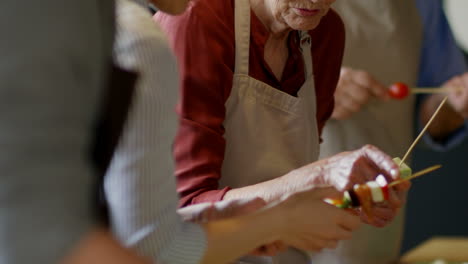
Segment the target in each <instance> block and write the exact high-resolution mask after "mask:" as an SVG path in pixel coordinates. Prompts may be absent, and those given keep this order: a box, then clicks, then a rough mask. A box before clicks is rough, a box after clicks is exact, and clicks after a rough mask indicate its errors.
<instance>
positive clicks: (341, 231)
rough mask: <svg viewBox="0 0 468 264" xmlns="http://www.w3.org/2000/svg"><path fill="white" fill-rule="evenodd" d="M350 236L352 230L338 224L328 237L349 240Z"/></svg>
mask: <svg viewBox="0 0 468 264" xmlns="http://www.w3.org/2000/svg"><path fill="white" fill-rule="evenodd" d="M352 236H353V233H352V230H349V229H347V228H345V227H342V226H338V227H337V228H336V229H335V230H334V231H333V233H332V234H330V236H329V237H328V238H329V239H331V240H349V239H351V237H352Z"/></svg>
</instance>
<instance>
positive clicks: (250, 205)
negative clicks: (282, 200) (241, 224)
mask: <svg viewBox="0 0 468 264" xmlns="http://www.w3.org/2000/svg"><path fill="white" fill-rule="evenodd" d="M265 205H266V202H265V201H264V200H262V199H260V198H254V199H239V200H228V201H220V202H216V203H202V204H196V205H192V206H187V207H184V208H182V209H179V210H178V211H177V212H178V213H179V215H181V216H182V218H183V219H184V220H185V221H191V222H195V223H206V222H208V221H215V220H221V219H226V218H229V217H235V216H241V215H245V214H249V213H253V212H255V211H257V210H260V209H261V208H263V207H264V206H265ZM285 249H286V246H285V245H284V244H283V243H282V242H280V241H277V242H274V243H271V244H268V245H264V246H262V247H260V248H258V249H256V250H255V251H253V252H251V253H250V254H252V255H263V256H265V255H266V256H273V255H276V254H278V253H279V252H281V251H283V250H285Z"/></svg>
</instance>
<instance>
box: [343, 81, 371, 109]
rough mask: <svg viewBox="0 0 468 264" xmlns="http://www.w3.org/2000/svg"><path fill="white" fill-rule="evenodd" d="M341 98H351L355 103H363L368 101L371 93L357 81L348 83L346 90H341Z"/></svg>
mask: <svg viewBox="0 0 468 264" xmlns="http://www.w3.org/2000/svg"><path fill="white" fill-rule="evenodd" d="M343 94H344V95H343V98H345V99H348V100H352V101H354V102H355V103H356V104H359V105H363V104H366V103H367V102H369V99H370V97H371V96H372V94H371V93H370V91H369V90H368V89H367V88H366V87H364V86H361V85H359V84H357V83H349V84H348V85H347V87H346V90H344V91H343Z"/></svg>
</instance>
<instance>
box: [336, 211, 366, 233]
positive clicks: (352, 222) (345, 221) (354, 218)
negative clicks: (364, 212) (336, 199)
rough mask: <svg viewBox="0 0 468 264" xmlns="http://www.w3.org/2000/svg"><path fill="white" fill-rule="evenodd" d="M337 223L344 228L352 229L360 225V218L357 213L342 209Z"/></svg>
mask: <svg viewBox="0 0 468 264" xmlns="http://www.w3.org/2000/svg"><path fill="white" fill-rule="evenodd" d="M338 225H339V226H340V227H342V228H344V230H347V231H353V230H356V229H358V228H359V227H360V226H361V219H360V217H359V215H354V214H350V213H348V212H346V211H342V212H341V214H340V217H339V220H338Z"/></svg>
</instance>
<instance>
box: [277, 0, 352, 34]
mask: <svg viewBox="0 0 468 264" xmlns="http://www.w3.org/2000/svg"><path fill="white" fill-rule="evenodd" d="M271 1H274V2H275V3H274V6H273V14H274V16H275V18H276V19H277V20H278V21H279V22H281V23H285V24H286V25H288V26H289V27H290V28H292V29H294V30H311V29H314V28H315V27H316V26H317V25H318V24H319V23H320V19H322V17H323V16H325V15H326V14H327V12H328V10H330V5H331V4H333V3H334V2H335V0H271ZM344 1H353V0H344Z"/></svg>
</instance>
